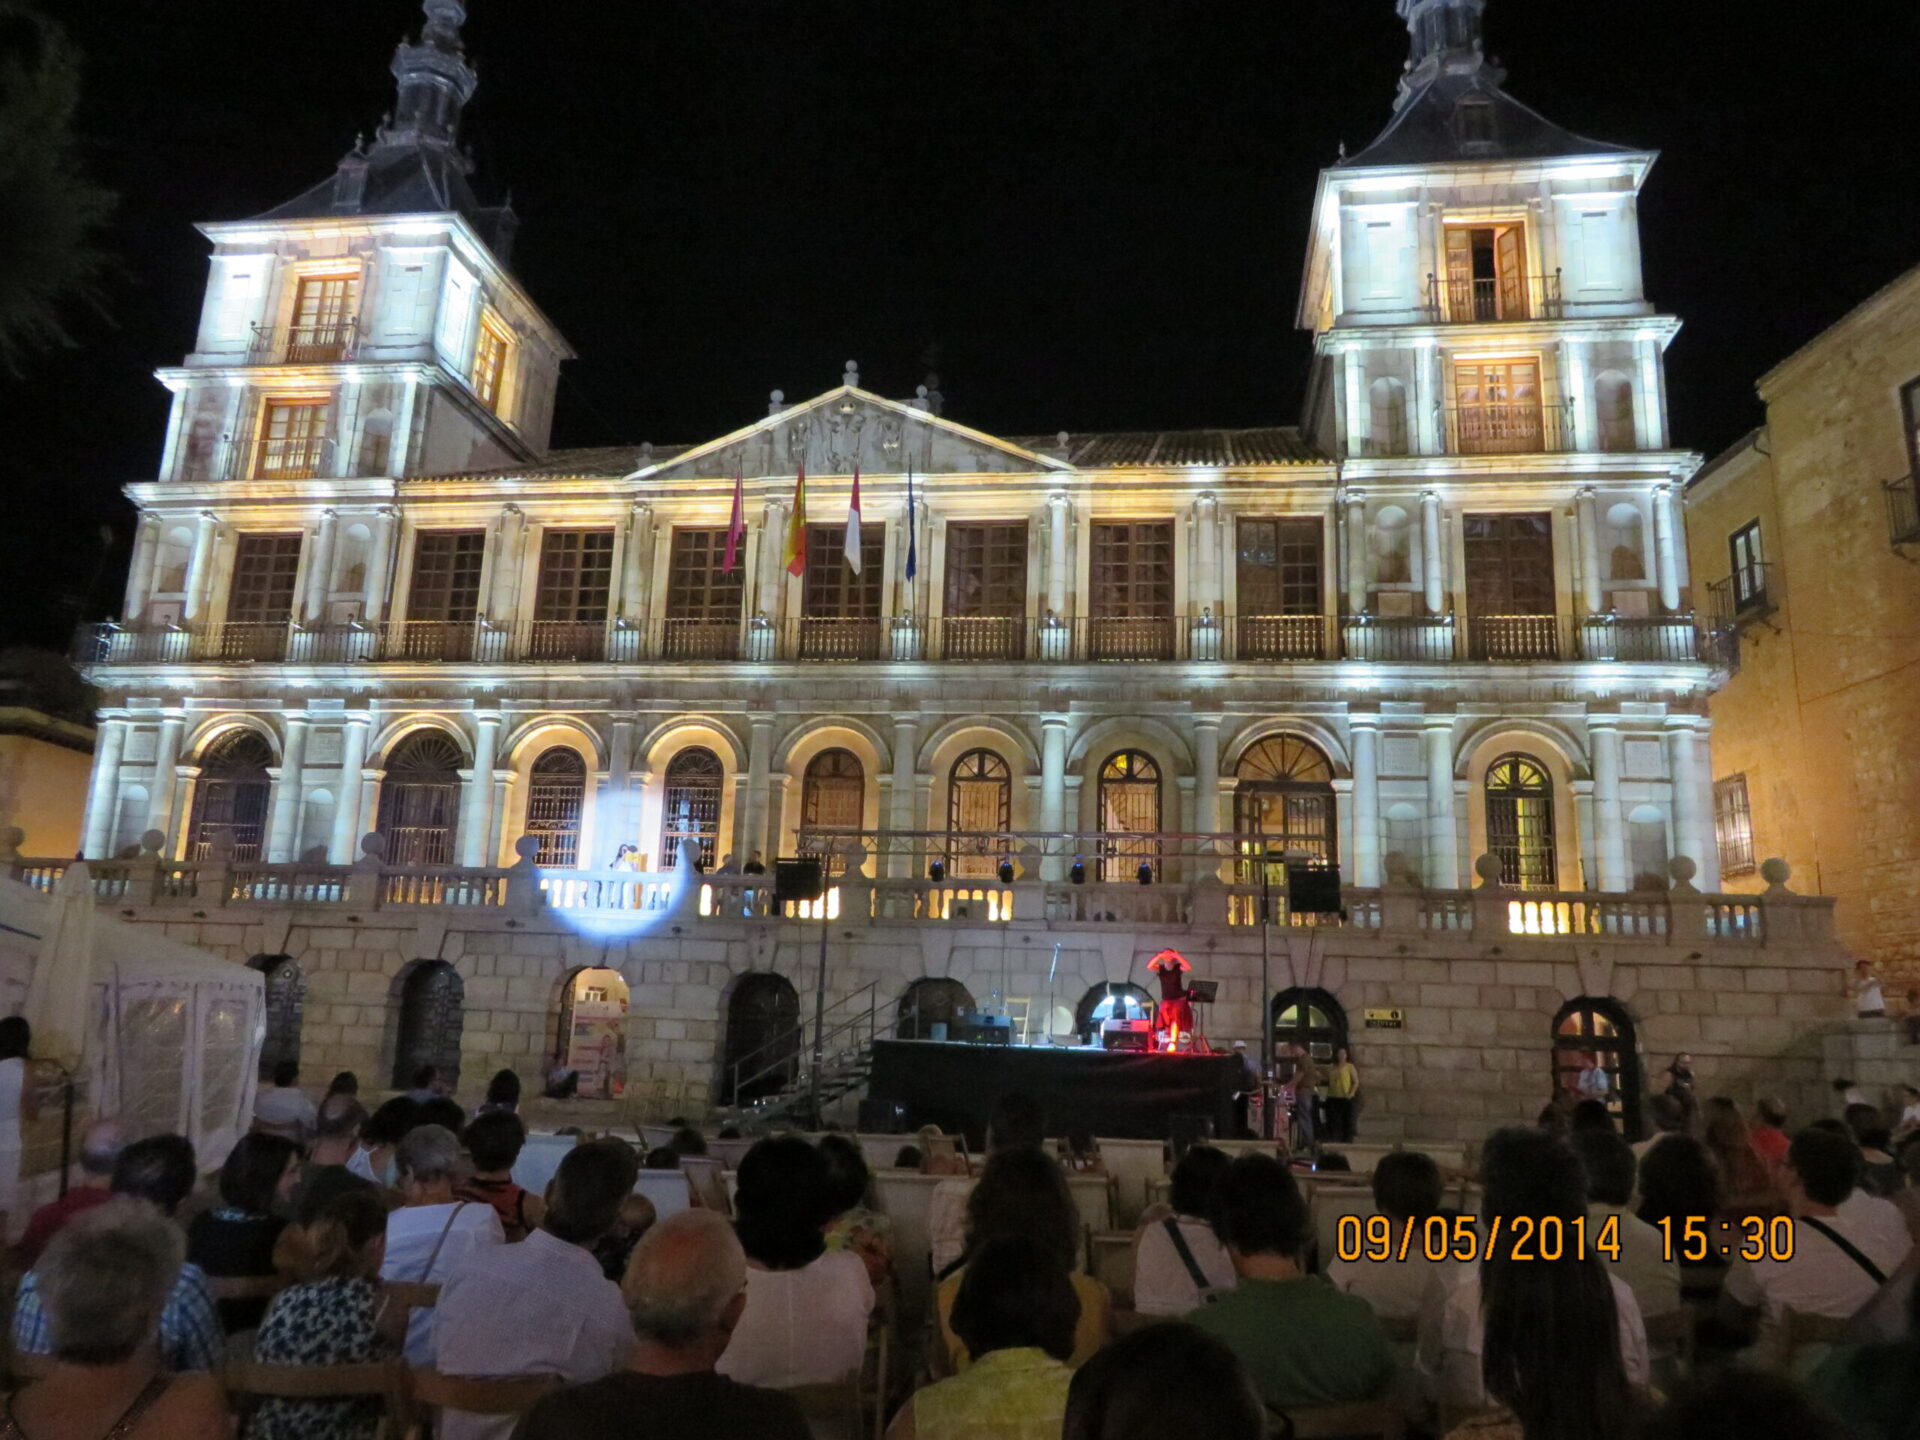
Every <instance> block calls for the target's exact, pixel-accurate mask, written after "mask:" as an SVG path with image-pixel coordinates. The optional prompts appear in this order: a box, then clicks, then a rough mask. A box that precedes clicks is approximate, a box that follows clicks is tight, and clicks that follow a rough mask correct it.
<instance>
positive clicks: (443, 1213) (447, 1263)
mask: <svg viewBox="0 0 1920 1440" xmlns="http://www.w3.org/2000/svg"><path fill="white" fill-rule="evenodd" d="M393 1158H394V1165H395V1168H396V1170H397V1172H398V1175H399V1181H400V1184H399V1190H400V1208H399V1209H398V1210H395V1211H394V1212H393V1213H392V1214H391V1215H389V1216H388V1217H387V1258H386V1260H385V1262H384V1263H383V1264H382V1265H381V1266H380V1278H381V1279H382V1280H399V1281H404V1282H406V1283H408V1284H425V1285H438V1284H441V1283H443V1282H444V1281H445V1280H446V1278H447V1277H448V1276H449V1275H451V1274H452V1273H453V1272H454V1271H455V1270H457V1269H458V1268H459V1267H460V1265H461V1264H462V1263H463V1262H464V1261H465V1260H466V1258H467V1257H468V1256H469V1255H471V1254H473V1253H474V1251H476V1250H478V1249H480V1248H481V1247H482V1246H485V1245H504V1244H506V1240H507V1235H506V1231H504V1230H502V1229H501V1228H500V1217H499V1216H498V1215H496V1214H495V1213H494V1210H493V1207H492V1206H491V1205H476V1204H474V1203H473V1202H471V1201H467V1200H456V1199H455V1198H454V1194H453V1186H454V1182H455V1180H456V1179H457V1178H458V1176H457V1174H456V1172H457V1171H458V1169H459V1166H460V1142H459V1141H458V1140H457V1139H455V1138H454V1134H453V1132H452V1131H451V1130H449V1129H447V1128H446V1126H444V1125H421V1126H417V1127H416V1128H414V1129H412V1130H410V1131H408V1132H407V1137H406V1138H405V1139H404V1140H402V1141H401V1142H400V1144H399V1146H398V1147H397V1148H396V1149H395V1150H394V1152H393ZM407 1363H408V1364H409V1365H416V1366H420V1365H431V1364H432V1363H433V1311H432V1310H431V1309H420V1310H416V1311H414V1312H413V1315H412V1318H411V1319H409V1320H408V1322H407Z"/></svg>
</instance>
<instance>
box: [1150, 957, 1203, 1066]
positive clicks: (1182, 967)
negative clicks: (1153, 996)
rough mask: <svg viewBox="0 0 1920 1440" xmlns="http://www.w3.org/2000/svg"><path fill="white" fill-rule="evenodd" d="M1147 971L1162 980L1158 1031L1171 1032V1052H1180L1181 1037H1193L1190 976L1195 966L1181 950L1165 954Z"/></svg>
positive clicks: (1168, 1044)
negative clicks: (1188, 980) (1189, 988)
mask: <svg viewBox="0 0 1920 1440" xmlns="http://www.w3.org/2000/svg"><path fill="white" fill-rule="evenodd" d="M1147 969H1149V970H1151V971H1152V972H1153V973H1154V974H1156V975H1158V976H1159V977H1160V1014H1159V1019H1158V1022H1157V1027H1156V1028H1158V1029H1161V1030H1164V1031H1166V1032H1167V1048H1168V1049H1169V1050H1177V1049H1179V1048H1180V1037H1181V1035H1183V1034H1189V1035H1190V1034H1192V1033H1193V1000H1192V998H1191V993H1190V992H1189V991H1188V989H1187V975H1188V974H1189V973H1190V972H1191V971H1192V969H1193V966H1192V965H1191V964H1190V963H1188V961H1187V957H1186V956H1184V955H1182V954H1181V953H1180V952H1179V951H1178V950H1162V951H1161V952H1160V953H1159V954H1158V955H1156V956H1154V957H1153V959H1151V960H1149V961H1148V962H1147Z"/></svg>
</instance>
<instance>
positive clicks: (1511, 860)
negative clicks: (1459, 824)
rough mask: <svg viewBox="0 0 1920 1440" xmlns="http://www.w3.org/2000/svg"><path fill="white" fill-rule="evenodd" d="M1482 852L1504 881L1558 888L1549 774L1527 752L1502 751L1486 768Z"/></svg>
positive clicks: (1517, 886)
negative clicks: (1490, 858)
mask: <svg viewBox="0 0 1920 1440" xmlns="http://www.w3.org/2000/svg"><path fill="white" fill-rule="evenodd" d="M1487 853H1488V854H1489V855H1492V856H1494V857H1495V858H1496V859H1498V860H1499V862H1500V883H1501V884H1503V885H1510V886H1512V887H1514V888H1515V889H1518V890H1557V889H1559V888H1560V862H1559V856H1558V854H1557V853H1556V851H1555V849H1554V839H1553V777H1552V776H1551V775H1550V774H1549V773H1548V771H1547V767H1546V766H1545V765H1543V764H1541V763H1540V762H1539V761H1538V760H1536V759H1534V758H1533V757H1532V756H1531V755H1502V756H1501V757H1500V758H1499V759H1498V760H1496V761H1494V762H1493V764H1492V765H1491V766H1489V767H1488V769H1487Z"/></svg>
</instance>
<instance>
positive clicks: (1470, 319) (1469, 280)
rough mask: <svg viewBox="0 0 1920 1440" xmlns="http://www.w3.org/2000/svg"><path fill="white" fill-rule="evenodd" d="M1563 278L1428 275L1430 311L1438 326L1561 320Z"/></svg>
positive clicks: (1559, 274)
mask: <svg viewBox="0 0 1920 1440" xmlns="http://www.w3.org/2000/svg"><path fill="white" fill-rule="evenodd" d="M1561 275H1562V272H1561V271H1559V270H1556V271H1554V272H1553V273H1552V274H1551V275H1506V276H1492V277H1477V276H1469V277H1466V278H1464V279H1463V278H1456V277H1453V276H1441V275H1429V276H1427V311H1428V313H1429V315H1431V316H1432V319H1433V323H1434V324H1438V325H1497V324H1508V323H1511V322H1513V321H1517V320H1558V319H1560V318H1561V315H1562V313H1563V311H1564V308H1565V307H1564V305H1563V304H1562V301H1561V293H1562V292H1561Z"/></svg>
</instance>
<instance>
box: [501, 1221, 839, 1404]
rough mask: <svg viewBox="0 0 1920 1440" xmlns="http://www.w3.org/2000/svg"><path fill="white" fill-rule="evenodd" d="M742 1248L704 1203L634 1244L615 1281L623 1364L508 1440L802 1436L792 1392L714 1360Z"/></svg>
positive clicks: (552, 1400) (567, 1394) (732, 1319)
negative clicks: (731, 1372)
mask: <svg viewBox="0 0 1920 1440" xmlns="http://www.w3.org/2000/svg"><path fill="white" fill-rule="evenodd" d="M746 1288H747V1256H746V1252H745V1251H744V1250H742V1249H741V1248H740V1241H739V1238H738V1237H737V1236H735V1234H734V1233H733V1227H732V1226H731V1225H729V1224H727V1222H726V1220H725V1219H724V1218H722V1217H721V1216H720V1215H718V1214H716V1213H715V1212H714V1211H711V1210H683V1211H681V1212H680V1213H679V1214H678V1215H673V1216H669V1217H668V1218H667V1219H665V1220H662V1221H661V1222H660V1223H659V1224H657V1225H655V1226H654V1227H653V1228H652V1229H651V1230H649V1231H648V1232H647V1233H646V1235H645V1237H644V1238H643V1239H642V1240H641V1241H640V1243H639V1245H638V1246H636V1247H635V1248H634V1252H633V1259H632V1260H631V1261H629V1262H628V1265H627V1275H626V1282H625V1283H624V1284H623V1285H622V1286H621V1290H622V1292H623V1293H624V1295H625V1297H626V1301H627V1309H628V1311H629V1313H630V1314H631V1315H632V1318H633V1330H634V1336H635V1340H636V1344H635V1346H634V1351H633V1356H632V1358H631V1359H630V1360H629V1361H628V1368H627V1369H625V1370H622V1371H616V1372H615V1373H614V1374H612V1375H609V1376H607V1377H606V1378H605V1379H604V1380H595V1381H593V1382H591V1383H590V1384H586V1385H576V1386H572V1387H570V1388H568V1389H565V1390H561V1391H557V1392H556V1393H554V1394H552V1395H549V1396H547V1397H546V1398H545V1399H543V1400H541V1401H540V1403H539V1404H537V1405H535V1406H534V1408H533V1410H532V1411H531V1412H530V1413H529V1414H528V1415H527V1417H526V1419H525V1420H523V1421H522V1422H521V1427H520V1429H519V1431H518V1432H516V1437H515V1440H642V1437H644V1440H715V1437H717V1436H731V1435H751V1436H753V1437H755V1440H808V1435H809V1431H808V1429H807V1422H806V1418H805V1416H804V1415H802V1414H801V1411H800V1407H799V1405H798V1404H797V1403H795V1401H794V1399H793V1397H792V1396H790V1395H784V1394H782V1393H781V1392H779V1391H777V1390H762V1389H759V1388H757V1387H755V1386H751V1385H742V1384H739V1383H738V1382H737V1381H733V1380H729V1379H727V1378H726V1377H725V1376H724V1375H719V1374H716V1373H715V1371H714V1366H715V1365H716V1364H717V1363H718V1362H719V1359H720V1357H721V1355H723V1354H724V1353H726V1349H727V1345H728V1343H729V1342H730V1341H731V1340H732V1339H733V1329H734V1326H736V1325H738V1324H739V1323H740V1316H741V1313H742V1312H743V1311H744V1310H745V1309H746V1303H747V1300H746Z"/></svg>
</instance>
